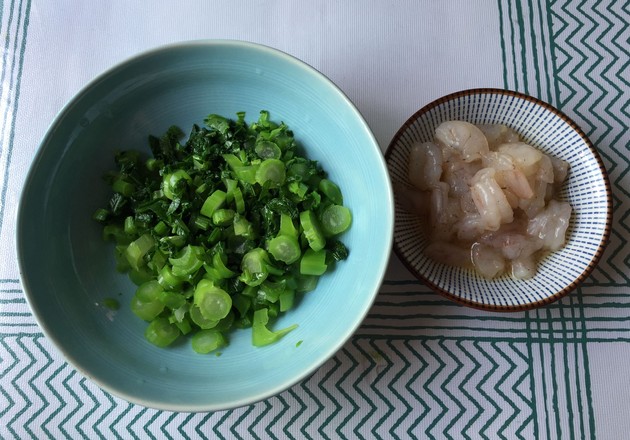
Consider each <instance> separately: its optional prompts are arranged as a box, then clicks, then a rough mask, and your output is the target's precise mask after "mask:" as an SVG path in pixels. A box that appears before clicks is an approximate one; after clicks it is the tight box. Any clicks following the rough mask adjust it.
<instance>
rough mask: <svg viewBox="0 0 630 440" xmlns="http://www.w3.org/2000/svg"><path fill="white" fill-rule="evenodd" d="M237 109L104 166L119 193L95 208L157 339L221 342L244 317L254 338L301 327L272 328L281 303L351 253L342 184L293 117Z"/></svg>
mask: <svg viewBox="0 0 630 440" xmlns="http://www.w3.org/2000/svg"><path fill="white" fill-rule="evenodd" d="M236 116H237V117H236V119H234V120H232V119H228V118H225V117H223V116H220V115H216V114H210V115H208V116H207V117H206V118H205V120H204V123H205V125H204V126H203V127H200V126H198V125H193V127H192V128H191V130H190V133H189V135H188V138H187V139H185V133H184V132H183V131H182V130H181V129H180V128H178V127H176V126H173V127H170V128H169V129H168V130H167V131H166V133H164V134H163V135H161V136H159V137H156V136H149V137H148V143H149V148H150V150H151V153H152V157H149V158H146V159H145V158H142V157H141V155H140V154H139V153H138V152H137V151H131V150H129V151H121V152H118V153H117V154H116V156H115V158H114V160H115V164H116V166H117V169H116V170H115V171H113V172H111V173H109V174H108V175H107V176H106V181H107V183H108V184H109V185H110V186H111V188H112V195H111V196H110V198H109V202H108V204H107V206H106V207H102V208H99V209H98V210H97V211H96V212H95V213H94V215H93V219H94V220H95V221H97V222H99V223H100V224H101V225H102V226H103V237H104V239H106V240H112V241H114V242H115V256H116V262H117V269H118V270H119V271H122V272H127V273H128V274H129V277H130V278H131V280H132V281H134V283H136V284H137V285H138V287H137V290H136V292H135V294H134V295H133V298H132V299H131V302H130V307H131V310H132V312H133V313H134V314H135V315H136V316H138V317H139V318H140V319H143V320H145V321H147V322H148V323H149V324H148V326H147V328H146V332H145V336H146V338H147V340H148V341H150V342H151V343H153V344H155V345H157V346H160V347H166V346H168V345H170V344H172V343H173V342H174V341H175V340H177V339H178V338H180V337H182V336H183V335H190V336H191V344H192V348H193V349H194V350H195V351H196V352H198V353H208V352H215V353H217V354H218V353H219V352H218V351H216V350H218V349H220V348H221V347H225V346H226V345H227V344H228V341H229V333H230V332H231V331H233V330H234V329H242V328H252V344H253V345H254V346H263V345H267V344H270V343H273V342H275V341H277V340H278V339H280V338H281V337H283V336H284V335H285V334H286V333H288V332H289V331H292V330H293V329H294V328H295V327H296V325H292V326H289V327H287V328H285V329H282V330H276V331H272V330H271V326H272V325H273V323H274V322H275V320H276V319H277V317H278V316H279V314H281V313H284V312H286V311H287V310H290V309H291V308H293V307H295V306H296V305H297V304H298V303H299V297H300V296H301V295H304V294H305V293H306V292H309V291H312V290H314V289H315V287H316V286H317V280H318V278H319V277H320V276H321V275H323V274H324V273H325V272H326V271H328V270H331V268H332V267H333V266H334V264H335V263H336V262H338V261H341V260H344V259H346V258H347V257H348V249H347V248H346V246H345V245H344V244H343V243H342V242H341V241H340V240H339V236H340V234H342V233H343V232H344V231H346V230H347V229H348V228H349V227H350V224H351V219H352V216H351V213H350V210H349V209H348V208H347V207H345V206H344V205H343V197H342V194H341V190H340V189H339V187H338V186H337V185H336V184H335V183H333V182H332V181H330V180H329V179H328V178H327V175H326V173H325V171H324V170H323V169H322V168H321V167H320V165H319V164H318V162H316V161H313V160H309V159H308V158H306V157H305V156H304V155H303V154H302V152H301V150H300V147H299V146H298V144H297V142H296V140H295V138H294V136H293V132H292V131H290V130H289V128H288V127H287V126H286V125H285V124H284V123H276V122H274V121H272V120H271V119H270V117H269V113H268V112H266V111H261V112H260V116H259V118H258V120H257V121H256V122H254V123H252V124H251V125H248V124H247V123H246V122H245V113H243V112H239V113H237V115H236ZM113 301H115V300H113ZM113 301H112V302H107V303H104V304H105V305H106V306H108V307H111V308H115V307H116V304H117V302H116V303H114V302H113ZM298 344H299V343H298Z"/></svg>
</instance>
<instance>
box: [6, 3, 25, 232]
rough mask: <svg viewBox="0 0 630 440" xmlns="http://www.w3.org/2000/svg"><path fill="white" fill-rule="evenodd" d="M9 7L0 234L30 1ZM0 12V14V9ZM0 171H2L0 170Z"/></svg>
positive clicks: (11, 153) (18, 99)
mask: <svg viewBox="0 0 630 440" xmlns="http://www.w3.org/2000/svg"><path fill="white" fill-rule="evenodd" d="M9 3H10V8H9V16H8V18H7V24H6V30H5V29H4V20H2V26H3V31H2V33H5V32H6V38H5V44H4V52H3V60H2V73H1V74H0V88H1V89H2V90H1V92H2V95H5V94H6V95H7V96H8V99H7V101H8V104H7V105H6V106H2V107H3V109H2V114H0V118H1V119H0V124H1V125H0V140H2V142H0V161H2V162H4V164H3V165H4V173H3V174H2V176H0V179H1V180H0V233H1V232H2V225H3V222H4V216H5V211H6V195H7V187H8V181H9V170H10V164H11V157H12V155H13V144H14V140H15V120H16V117H17V112H18V107H19V101H20V86H21V83H22V70H23V67H24V55H25V52H26V40H27V34H28V24H29V17H30V12H31V0H20V2H19V4H18V7H17V11H15V3H16V2H9ZM2 9H3V10H4V8H2ZM3 15H4V14H3ZM3 18H4V17H3ZM14 22H15V23H16V24H15V25H14V24H13V23H14ZM9 56H10V58H11V61H10V62H8V59H7V58H8V57H9ZM7 131H8V133H7ZM5 139H8V143H7V144H6V145H5V144H4V140H5ZM0 169H2V168H1V167H0Z"/></svg>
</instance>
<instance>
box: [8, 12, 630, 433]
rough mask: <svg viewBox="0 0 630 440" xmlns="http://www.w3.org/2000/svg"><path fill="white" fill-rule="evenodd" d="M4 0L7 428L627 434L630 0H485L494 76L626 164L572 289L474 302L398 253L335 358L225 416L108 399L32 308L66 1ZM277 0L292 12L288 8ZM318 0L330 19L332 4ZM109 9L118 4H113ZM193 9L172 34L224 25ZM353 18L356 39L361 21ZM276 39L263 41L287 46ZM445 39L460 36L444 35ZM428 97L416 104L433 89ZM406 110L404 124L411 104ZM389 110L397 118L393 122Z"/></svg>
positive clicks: (610, 161)
mask: <svg viewBox="0 0 630 440" xmlns="http://www.w3.org/2000/svg"><path fill="white" fill-rule="evenodd" d="M113 3H116V2H113ZM113 3H112V4H113ZM199 3H200V4H199V6H200V7H201V3H202V2H199ZM217 3H220V2H217ZM270 3H274V2H270ZM324 3H325V2H324ZM357 3H358V2H357ZM429 3H430V2H408V1H404V2H400V3H396V2H390V1H386V4H387V5H388V6H391V8H392V9H393V8H394V5H402V4H404V5H405V7H406V8H407V9H408V11H406V10H405V13H404V14H403V13H402V12H400V13H398V15H396V17H397V18H398V19H400V20H401V21H402V20H403V19H404V17H403V15H408V14H412V13H415V14H424V13H426V14H430V13H433V14H436V16H435V17H434V16H431V18H432V19H435V20H438V19H442V18H443V17H442V16H440V14H442V11H443V10H442V9H433V7H432V6H429ZM116 4H117V5H118V3H116ZM123 4H125V5H124V6H123ZM165 4H166V2H165ZM169 4H170V3H169ZM174 4H175V3H173V5H174ZM226 4H227V3H226ZM362 4H363V3H362ZM445 4H447V6H448V7H447V8H446V9H445V10H450V9H452V10H454V11H455V10H457V8H462V7H464V6H463V4H464V2H460V1H459V0H449V1H447V2H445ZM467 4H468V3H467ZM0 5H1V9H0V45H2V50H1V51H0V57H1V68H2V71H1V72H0V75H1V77H0V88H1V89H0V256H1V258H0V439H7V440H8V439H20V440H21V439H64V438H67V439H83V438H85V439H107V440H109V439H198V438H213V439H214V438H216V439H238V438H248V439H249V438H252V439H296V440H297V439H413V438H418V439H457V440H459V439H471V440H473V439H474V440H476V439H493V440H494V439H510V440H512V439H527V440H529V439H561V438H562V439H621V438H627V436H628V432H630V420H629V419H628V416H627V414H628V406H629V405H630V391H628V389H629V388H628V383H630V382H629V381H630V369H629V368H628V364H629V363H630V257H629V255H630V254H629V253H628V240H629V239H630V214H629V213H630V190H629V189H630V159H629V156H628V148H629V146H630V100H629V98H628V97H629V96H630V74H629V72H630V44H629V43H628V42H629V41H630V26H629V25H630V1H628V0H601V1H591V0H578V1H573V0H524V1H519V0H497V1H496V2H485V3H484V6H485V7H486V8H489V9H488V10H487V11H485V12H484V17H482V18H480V19H479V22H484V23H486V25H485V26H484V27H483V28H480V29H478V32H476V33H475V35H472V34H471V37H470V38H473V39H474V38H477V39H478V40H475V41H476V42H477V43H479V44H484V43H488V47H496V48H498V53H497V57H498V58H497V59H499V60H500V62H501V65H500V66H499V67H500V69H499V71H498V72H494V73H496V77H497V78H498V79H497V80H498V81H501V83H498V84H491V85H492V86H497V87H505V88H508V89H513V90H516V91H519V92H523V93H527V94H530V95H533V96H535V97H538V98H540V99H542V100H545V101H547V102H549V103H550V104H552V105H554V106H556V107H558V108H559V109H560V110H561V111H563V112H564V113H566V114H567V115H568V116H569V117H571V118H572V119H573V120H574V121H575V122H576V123H577V124H578V125H579V126H580V127H581V128H582V129H583V130H584V132H585V133H586V134H587V135H588V136H589V138H590V139H591V141H592V142H593V144H594V145H595V146H596V147H597V148H598V150H599V152H600V153H601V156H602V158H603V159H604V162H605V165H606V167H607V169H608V171H609V173H610V181H611V184H612V187H613V196H614V225H613V233H612V237H611V242H610V245H609V246H608V248H607V251H606V252H605V254H604V257H603V259H602V261H601V263H600V264H599V266H598V267H597V268H596V269H595V270H594V272H593V273H592V275H591V276H590V277H589V278H588V279H587V280H586V281H585V282H584V283H583V284H582V285H581V286H580V287H579V288H578V289H577V290H576V291H575V292H574V293H573V294H570V295H569V296H567V297H565V298H563V299H562V300H561V301H558V302H556V303H554V304H552V305H549V306H547V307H544V308H540V309H537V310H532V311H528V312H518V313H489V312H483V311H478V310H473V309H470V308H466V307H462V306H460V305H457V304H454V303H452V302H450V301H447V300H446V299H444V298H442V297H440V296H438V295H436V294H435V293H433V292H432V291H430V290H429V289H428V288H427V287H425V286H423V285H422V284H420V283H419V282H418V281H417V280H415V279H414V278H413V277H412V276H411V275H410V274H409V273H408V272H407V271H406V270H405V269H404V267H403V266H402V264H401V263H400V262H399V261H398V260H397V259H396V257H395V256H392V261H391V263H390V267H389V270H388V273H387V277H386V279H385V281H384V283H383V286H382V288H381V291H380V293H379V295H378V297H377V299H376V302H375V304H374V306H373V308H372V309H371V312H370V314H369V315H368V317H367V318H366V320H365V321H364V323H363V325H362V326H361V327H360V328H359V329H358V331H357V332H356V334H355V335H354V336H353V337H352V338H351V339H350V340H349V341H348V342H347V343H346V344H345V345H344V346H343V348H342V349H341V350H340V351H339V352H338V353H337V354H336V355H335V356H334V357H333V358H331V359H330V360H328V361H327V362H326V363H325V364H324V365H323V366H322V367H321V368H319V369H318V370H317V371H316V372H315V373H313V374H312V375H311V376H309V377H308V378H306V379H305V380H303V381H302V382H301V383H299V384H297V385H295V386H293V387H291V388H290V389H287V390H285V391H284V392H282V393H280V394H278V395H276V396H274V397H272V398H269V399H267V400H265V401H262V402H258V403H256V404H253V405H249V406H245V407H241V408H237V409H234V410H229V411H217V412H210V413H173V412H167V411H157V410H153V409H148V408H144V407H142V406H137V405H132V404H129V403H127V402H126V401H124V400H121V399H119V398H117V397H115V396H111V395H109V394H108V393H106V392H104V391H103V390H101V389H100V388H99V387H97V386H96V385H95V384H94V383H92V382H91V381H90V380H89V379H87V378H85V377H84V376H83V375H81V374H80V373H79V372H77V371H76V370H75V369H74V368H73V367H72V366H71V365H69V364H68V363H66V361H65V360H64V359H63V357H62V356H61V354H60V353H59V352H58V351H57V350H56V348H55V347H53V346H52V344H51V343H50V342H49V341H48V340H47V338H46V337H45V335H44V334H42V332H41V329H40V328H39V326H38V325H37V323H36V321H35V319H34V318H33V315H32V314H31V311H30V309H29V306H28V304H27V302H26V300H25V297H24V292H23V291H22V287H21V284H20V281H19V272H18V268H17V263H16V261H15V257H14V255H15V240H14V233H15V220H14V218H15V212H14V211H15V206H16V204H17V200H18V198H19V193H20V185H21V182H22V181H23V178H24V174H25V173H26V169H25V166H26V165H28V163H29V161H30V160H31V157H32V153H33V151H34V148H35V147H34V145H35V144H36V139H35V138H33V139H31V138H28V137H27V133H26V127H28V126H29V125H28V123H29V121H30V120H31V119H32V118H33V117H35V116H36V115H37V112H36V110H37V107H38V105H40V104H39V100H42V101H44V102H46V100H49V101H50V102H52V101H53V100H55V99H58V98H55V97H54V96H53V95H52V94H51V96H43V97H41V96H40V95H42V94H43V95H46V94H48V93H49V91H47V90H45V87H46V85H45V84H44V85H42V84H39V85H37V87H35V85H34V84H33V82H28V80H29V78H32V77H33V76H32V75H31V76H29V74H32V72H29V71H28V70H27V69H28V68H29V66H30V68H31V69H34V68H36V67H37V66H38V64H37V63H38V61H37V60H38V59H39V58H38V57H44V58H42V59H47V58H45V56H46V53H47V52H46V44H44V43H45V42H46V40H47V33H48V32H53V31H54V32H60V30H59V29H51V28H47V27H46V26H44V25H43V24H42V23H45V22H46V20H45V14H44V13H43V12H42V11H45V10H47V9H46V8H48V7H50V6H49V5H47V4H45V3H44V2H43V1H39V2H38V1H36V0H5V1H4V2H0ZM71 5H73V6H75V7H76V8H79V9H80V8H81V7H80V6H77V3H74V2H72V0H64V1H61V2H59V8H61V9H63V8H66V9H67V10H68V11H70V10H71V7H70V6H71ZM274 5H275V6H276V7H277V8H278V9H274V11H276V12H277V11H278V10H279V9H281V8H280V6H281V7H283V8H286V7H288V3H281V2H278V3H277V4H276V3H274ZM119 6H120V8H119V9H120V10H116V14H123V15H124V14H125V13H127V12H128V13H129V14H132V15H133V14H136V15H135V16H138V17H139V16H142V15H143V14H144V12H143V11H140V9H136V6H129V5H126V3H125V2H121V3H120V5H119ZM320 6H321V7H320V8H319V9H320V10H321V11H322V12H321V14H322V16H321V17H320V18H321V19H322V20H323V21H322V22H324V21H325V17H326V14H331V13H334V11H330V10H329V8H330V7H331V6H330V5H327V6H326V5H323V4H322V5H320ZM94 7H95V8H99V9H98V11H99V12H103V13H105V11H109V13H110V14H113V13H114V12H113V9H112V10H109V9H107V8H108V6H103V5H100V6H94ZM155 7H156V8H158V6H155ZM442 7H445V6H442ZM76 8H75V9H76ZM112 8H113V6H112ZM125 8H128V9H125ZM178 8H179V6H178ZM357 8H358V7H357ZM490 8H491V10H490ZM175 10H177V11H178V12H179V9H175V8H173V11H175ZM64 11H65V9H64ZM139 11H140V12H139ZM357 11H362V9H361V8H358V9H357ZM427 11H430V12H427ZM435 11H438V13H436V12H435ZM64 13H65V12H64ZM68 14H70V12H68ZM486 15H487V16H486ZM322 17H323V18H322ZM91 19H92V20H95V18H94V17H91ZM191 20H193V21H194V22H195V23H196V21H195V20H199V23H198V26H199V29H201V31H200V33H198V34H197V33H194V32H191V33H186V32H185V30H181V31H177V32H179V33H174V34H173V35H172V38H173V39H174V40H178V39H180V40H181V39H186V38H200V37H207V36H208V35H209V34H208V33H207V30H206V29H205V25H204V23H202V20H201V19H200V18H196V17H191ZM483 20H485V21H483ZM254 22H255V20H254V19H252V21H247V23H249V24H250V25H251V26H256V25H257V24H256V23H254ZM92 24H93V25H94V26H96V22H94V23H92ZM202 25H203V26H202ZM355 26H357V27H358V26H359V25H355ZM88 27H89V26H88ZM407 27H409V23H407ZM411 28H412V27H411ZM73 29H77V28H76V27H73ZM322 29H323V28H322ZM405 29H407V28H405ZM169 32H175V31H169ZM347 32H348V33H347V34H344V35H351V33H352V32H353V28H352V26H348V30H347ZM418 32H419V33H420V32H422V29H421V27H420V26H419V28H418ZM153 33H154V32H153ZM153 33H151V35H153ZM266 33H267V32H266ZM226 34H229V35H231V36H233V37H240V36H242V37H243V38H245V37H248V36H252V35H253V36H255V35H263V34H245V33H243V34H242V35H240V34H238V33H236V34H230V33H229V32H228V31H226ZM147 35H149V34H146V35H144V37H141V38H140V37H139V39H138V41H136V42H133V44H132V46H133V51H131V52H135V51H136V49H137V50H141V49H145V48H146V47H144V46H149V45H152V44H149V43H148V42H149V41H151V42H153V41H157V40H150V39H149V37H148V36H147ZM212 35H213V36H214V34H212ZM84 37H85V38H86V39H88V37H87V36H84ZM145 37H146V39H144V38H145ZM108 38H111V39H113V40H115V35H109V36H108ZM252 38H253V37H252ZM261 38H262V37H261ZM273 38H276V39H275V40H274V39H273ZM273 38H272V39H269V40H265V41H264V42H265V43H269V44H271V45H273V44H274V43H277V44H278V45H280V44H283V43H286V41H285V40H284V39H283V38H282V37H278V36H277V35H275V34H274V36H273ZM287 38H288V37H287ZM489 43H493V44H494V45H495V46H492V45H491V44H489ZM85 44H89V43H85ZM438 44H443V45H444V47H448V45H447V44H449V42H448V41H447V39H446V38H444V39H443V40H441V41H438ZM287 47H288V48H291V47H292V46H291V45H290V44H287ZM488 50H490V49H488ZM126 54H127V53H126V52H125V53H124V54H123V53H122V52H121V53H120V54H118V55H117V57H115V58H117V59H122V58H124V56H125V55H126ZM318 56H320V57H321V58H323V55H321V54H320V55H313V56H312V60H314V61H313V62H317V60H318ZM365 56H367V55H365ZM43 65H47V64H43ZM471 65H474V66H475V67H474V68H475V69H476V68H480V67H478V66H477V65H476V64H474V63H471ZM34 66H35V67H34ZM47 66H50V65H47ZM390 67H391V66H390ZM485 67H487V68H488V70H489V71H490V70H492V68H491V67H490V66H485ZM379 68H381V67H379ZM375 69H376V68H375ZM494 73H492V72H489V73H488V75H489V77H490V76H492V75H493V74H494ZM434 74H435V75H437V76H439V75H440V73H435V72H434ZM461 75H463V74H461ZM460 79H461V81H459V82H458V83H456V84H452V83H449V84H448V87H452V89H453V90H450V89H449V90H446V91H444V90H442V89H438V90H439V92H440V94H445V93H446V92H451V91H456V90H458V89H462V88H467V87H468V84H467V83H466V78H464V77H463V76H462V77H461V78H460ZM437 80H439V78H437V79H436V78H434V79H430V78H428V79H427V80H426V81H427V82H430V81H437ZM76 81H78V82H82V79H76ZM385 83H386V81H383V84H379V85H378V87H382V86H384V84H385ZM25 84H29V87H27V86H26V85H25ZM479 86H485V85H479ZM366 88H369V87H366ZM442 91H444V93H442ZM425 98H426V99H423V101H422V102H420V103H418V104H417V105H416V104H413V105H414V106H416V107H415V108H419V107H420V106H422V105H424V104H425V103H426V102H428V101H429V99H428V96H426V97H425ZM431 98H432V99H433V98H435V97H434V96H431ZM50 102H49V105H50V106H53V104H51V103H50ZM365 102H371V101H369V100H364V101H363V103H365ZM372 104H373V105H378V104H376V103H372ZM41 105H43V104H41ZM55 105H56V104H55ZM410 107H411V104H410ZM398 116H399V119H400V120H401V121H402V120H405V119H406V117H407V116H408V115H407V114H401V115H398ZM390 118H391V119H392V120H393V119H395V118H393V117H384V118H383V119H390ZM396 124H397V122H396V123H395V124H392V130H395V126H396ZM42 129H44V127H42ZM42 133H43V132H40V133H37V135H38V136H39V135H41V134H42ZM389 134H393V131H392V133H388V135H389ZM31 137H32V136H31ZM24 139H29V142H26V141H25V140H24Z"/></svg>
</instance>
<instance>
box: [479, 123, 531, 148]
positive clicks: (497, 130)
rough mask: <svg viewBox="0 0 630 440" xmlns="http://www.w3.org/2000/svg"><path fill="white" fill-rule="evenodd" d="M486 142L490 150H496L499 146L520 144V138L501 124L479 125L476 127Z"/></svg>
mask: <svg viewBox="0 0 630 440" xmlns="http://www.w3.org/2000/svg"><path fill="white" fill-rule="evenodd" d="M477 127H479V129H480V130H481V132H482V133H483V134H484V136H485V137H486V139H487V140H488V147H489V148H490V150H496V148H497V147H498V146H499V145H501V144H511V143H515V142H520V140H521V139H520V137H519V135H518V133H517V132H516V131H514V130H513V129H511V128H510V127H508V126H507V125H503V124H480V125H477Z"/></svg>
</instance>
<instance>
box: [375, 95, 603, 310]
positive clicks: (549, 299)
mask: <svg viewBox="0 0 630 440" xmlns="http://www.w3.org/2000/svg"><path fill="white" fill-rule="evenodd" d="M485 94H493V95H496V94H499V95H505V96H512V97H516V98H520V99H524V100H526V101H530V102H532V103H534V104H536V105H538V106H541V107H543V108H545V109H546V110H549V111H550V112H551V113H554V114H555V115H556V116H558V117H559V118H561V119H562V120H563V121H564V122H566V123H567V124H568V125H569V126H570V127H571V128H572V129H573V130H575V132H576V133H577V134H578V135H579V136H580V137H581V138H582V139H583V140H584V142H585V144H586V145H587V146H588V148H589V150H591V153H592V155H593V157H594V158H595V160H596V162H597V165H598V167H599V169H600V171H601V173H602V176H603V178H604V186H605V188H606V201H607V204H606V223H605V227H604V233H603V234H602V239H601V241H600V243H599V245H598V247H597V251H596V252H595V253H594V254H593V257H592V258H591V261H590V262H589V264H588V265H587V266H586V268H585V269H584V271H583V272H582V273H581V274H580V275H579V276H578V277H577V278H576V279H575V280H573V282H572V283H570V284H568V285H567V286H566V287H564V288H563V289H562V290H560V291H558V292H556V293H555V294H553V295H551V296H549V297H547V298H545V299H542V300H539V301H534V302H531V303H526V304H520V305H499V304H484V303H479V302H476V301H470V300H466V299H463V298H461V297H459V296H457V295H454V294H453V293H450V292H449V291H447V290H445V289H442V288H441V287H439V286H438V285H436V284H435V283H433V282H431V281H430V280H429V279H427V278H425V277H424V276H423V275H422V274H421V273H420V272H419V271H417V270H416V269H415V267H413V265H412V264H411V263H410V262H409V261H407V259H406V258H405V256H404V254H403V252H402V250H401V249H400V248H399V246H398V243H397V241H396V240H395V235H396V234H395V233H394V240H393V250H394V253H395V254H396V255H397V257H398V259H399V260H400V261H401V262H402V263H403V265H404V266H405V267H406V268H407V270H408V271H409V272H410V273H411V274H412V275H414V276H415V277H416V278H417V279H418V280H420V281H422V282H423V283H424V284H426V285H427V286H428V287H429V288H431V289H432V290H433V291H435V292H437V293H438V294H440V295H441V296H443V297H445V298H447V299H449V300H451V301H453V302H455V303H458V304H460V305H463V306H466V307H471V308H474V309H478V310H484V311H491V312H522V311H527V310H532V309H536V308H538V307H542V306H545V305H549V304H551V303H554V302H556V301H558V300H559V299H561V298H564V297H565V296H567V295H568V294H569V293H570V292H572V291H573V290H575V289H576V288H577V287H578V286H579V285H580V284H582V283H583V282H584V280H585V279H586V278H588V277H589V276H590V274H591V273H592V272H593V270H594V269H595V267H596V266H597V264H598V263H599V261H600V259H601V257H602V255H603V253H604V251H605V250H606V247H607V246H608V244H609V243H610V234H611V231H612V222H613V205H612V203H613V202H612V189H611V185H610V178H609V176H608V171H607V170H606V167H605V166H604V162H603V160H602V158H601V156H600V154H599V152H598V151H597V149H596V148H595V146H594V145H593V143H592V142H591V140H590V139H589V138H588V136H587V135H586V133H584V131H582V129H581V128H580V126H579V125H578V124H577V123H575V121H573V119H571V118H570V117H569V116H567V115H566V114H565V113H564V112H562V111H560V110H558V109H557V108H555V107H554V106H552V105H551V104H549V103H547V102H545V101H543V100H541V99H539V98H535V97H533V96H530V95H526V94H524V93H521V92H517V91H514V90H509V89H500V88H473V89H465V90H460V91H458V92H454V93H449V94H448V95H444V96H442V97H440V98H437V99H435V100H433V101H431V102H430V103H428V104H426V105H425V106H423V107H422V108H420V109H419V110H417V111H416V112H414V113H413V114H412V115H411V116H410V117H409V118H407V120H406V121H405V122H404V124H403V125H402V126H401V127H400V128H399V129H398V130H397V131H396V133H395V134H394V136H393V137H392V140H391V141H390V142H389V145H388V146H387V149H386V150H385V162H386V163H387V164H389V160H390V157H391V155H392V151H393V150H394V148H395V145H396V144H397V142H398V140H399V139H400V137H401V136H402V134H403V133H404V132H405V131H406V130H407V129H408V128H409V127H410V126H411V125H413V123H414V122H415V121H416V120H417V119H418V118H419V117H420V115H422V114H424V113H426V112H428V111H429V110H431V109H433V108H435V107H437V106H438V105H441V104H443V103H445V102H448V101H452V100H454V99H458V98H461V97H463V96H471V95H485ZM394 230H395V229H394Z"/></svg>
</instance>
